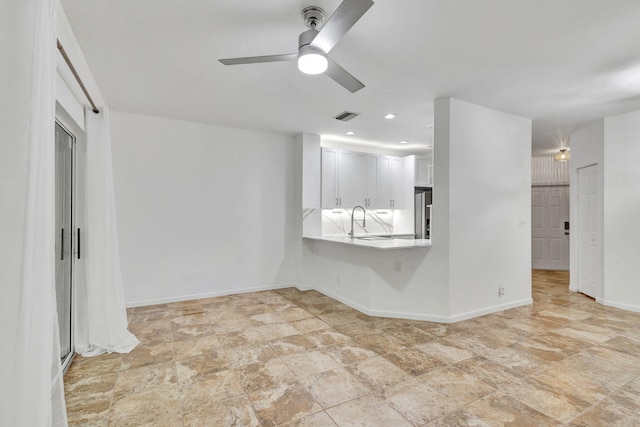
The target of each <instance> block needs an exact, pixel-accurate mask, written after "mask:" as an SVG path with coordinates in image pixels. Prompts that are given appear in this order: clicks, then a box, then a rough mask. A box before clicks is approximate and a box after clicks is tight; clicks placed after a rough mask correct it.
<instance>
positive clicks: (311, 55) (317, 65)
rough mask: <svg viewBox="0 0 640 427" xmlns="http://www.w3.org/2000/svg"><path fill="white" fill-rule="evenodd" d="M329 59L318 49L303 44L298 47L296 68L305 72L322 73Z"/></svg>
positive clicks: (325, 69)
mask: <svg viewBox="0 0 640 427" xmlns="http://www.w3.org/2000/svg"><path fill="white" fill-rule="evenodd" d="M328 66H329V61H327V56H326V55H325V54H324V53H323V52H322V51H320V50H319V49H314V48H312V47H311V46H303V47H301V48H300V56H298V69H299V70H300V71H302V72H303V73H305V74H322V73H324V72H325V71H327V67H328Z"/></svg>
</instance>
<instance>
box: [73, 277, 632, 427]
mask: <svg viewBox="0 0 640 427" xmlns="http://www.w3.org/2000/svg"><path fill="white" fill-rule="evenodd" d="M532 279H533V289H532V295H533V298H534V303H533V304H532V305H529V306H523V307H518V308H515V309H511V310H505V311H501V312H498V313H494V314H489V315H486V316H482V317H480V318H475V319H469V320H465V321H463V322H458V323H454V324H437V323H431V322H422V321H417V320H403V319H390V318H381V317H370V316H367V315H365V314H363V313H360V312H358V311H356V310H353V309H351V308H350V307H348V306H346V305H344V304H342V303H340V302H337V301H335V300H333V299H331V298H329V297H327V296H325V295H322V294H321V293H319V292H316V291H305V292H301V291H299V290H297V289H295V288H287V289H280V290H277V291H262V292H253V293H246V294H239V295H228V296H224V297H214V298H206V299H201V300H194V301H183V302H179V303H171V304H161V305H156V306H149V307H136V308H133V309H129V310H128V313H129V320H130V328H131V330H132V331H133V332H134V333H136V334H137V335H138V337H139V339H140V340H141V344H140V345H139V346H138V347H137V348H136V349H134V350H133V351H132V352H131V353H129V354H124V355H120V354H104V355H100V356H96V357H91V358H83V357H77V358H76V359H75V360H74V361H73V363H72V365H71V367H70V369H69V371H68V372H67V374H66V375H65V378H64V382H65V397H66V402H67V413H68V417H69V425H71V426H80V425H81V426H105V425H106V426H116V425H122V426H126V425H136V426H149V427H151V426H153V427H157V426H170V427H174V426H181V425H185V426H193V425H202V426H216V427H218V426H227V425H229V426H239V425H243V426H271V425H283V426H285V425H286V426H289V427H292V426H323V427H324V426H334V427H335V426H336V425H338V426H350V425H361V426H366V427H370V426H379V425H381V426H384V427H387V426H394V427H395V426H404V425H411V423H409V421H412V422H413V423H414V424H415V425H416V426H420V427H423V426H424V425H426V424H429V425H433V426H452V425H476V426H482V425H492V426H493V425H517V426H528V425H535V426H544V425H558V424H565V425H576V426H579V425H585V426H596V425H620V426H627V425H628V426H634V427H635V426H636V425H640V420H638V415H637V414H638V413H639V412H640V313H633V312H628V311H624V310H620V309H617V308H612V307H606V306H603V305H600V304H597V303H595V302H594V301H593V300H591V299H589V298H587V297H585V296H583V295H581V294H577V293H572V292H570V291H569V290H568V286H567V284H568V280H569V276H568V273H567V272H553V271H533V273H532ZM382 355H384V357H383V356H382ZM385 357H386V358H385ZM390 360H391V361H393V363H392V362H391V361H390ZM400 367H401V368H402V369H401V368H400ZM407 372H410V373H412V374H413V375H415V376H412V375H409V374H408V373H407ZM332 405H333V406H332ZM323 407H324V408H325V409H324V410H323ZM394 408H395V409H394ZM401 414H403V415H401Z"/></svg>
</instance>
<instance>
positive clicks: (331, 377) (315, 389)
mask: <svg viewBox="0 0 640 427" xmlns="http://www.w3.org/2000/svg"><path fill="white" fill-rule="evenodd" d="M300 383H301V384H302V385H303V386H304V387H306V389H307V390H308V391H309V393H311V395H312V396H313V397H314V399H315V400H316V401H317V402H318V403H320V405H322V407H323V408H325V409H327V408H330V407H332V406H336V405H339V404H340V403H344V402H347V401H349V400H352V399H355V398H357V397H360V396H364V395H366V394H371V390H369V388H368V387H366V386H364V385H363V384H362V383H361V382H360V381H358V380H357V379H356V378H355V377H354V376H353V375H351V374H350V373H349V372H347V371H346V370H345V369H343V368H338V369H334V370H331V371H326V372H321V373H319V374H316V375H312V376H310V377H306V378H304V379H302V380H301V381H300Z"/></svg>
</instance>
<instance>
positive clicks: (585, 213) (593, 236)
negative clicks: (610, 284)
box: [578, 164, 600, 299]
mask: <svg viewBox="0 0 640 427" xmlns="http://www.w3.org/2000/svg"><path fill="white" fill-rule="evenodd" d="M598 206H599V191H598V165H597V164H595V165H591V166H587V167H584V168H580V169H578V292H581V293H583V294H585V295H588V296H590V297H592V298H596V299H597V298H598V297H599V295H598V294H599V292H598V291H599V283H600V257H599V253H600V251H599V230H598V223H599V218H598Z"/></svg>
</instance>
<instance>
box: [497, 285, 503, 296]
mask: <svg viewBox="0 0 640 427" xmlns="http://www.w3.org/2000/svg"><path fill="white" fill-rule="evenodd" d="M503 295H504V288H503V287H502V286H500V287H499V288H498V296H499V297H501V296H503Z"/></svg>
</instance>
